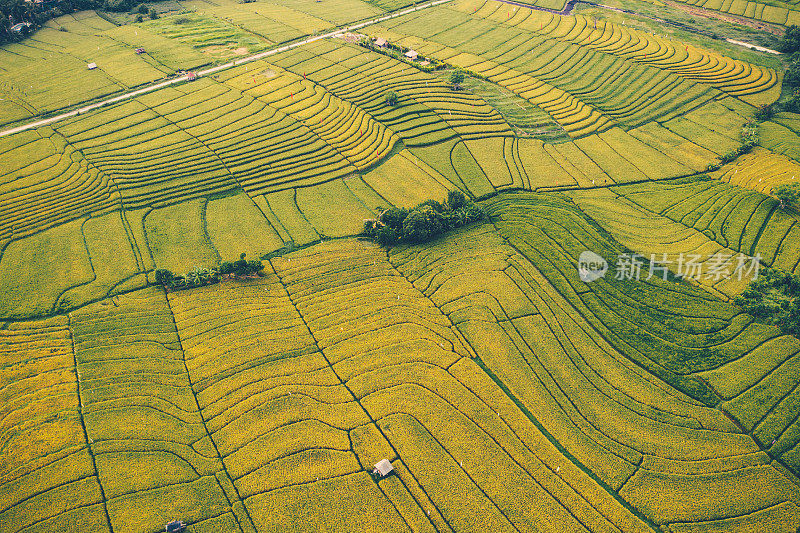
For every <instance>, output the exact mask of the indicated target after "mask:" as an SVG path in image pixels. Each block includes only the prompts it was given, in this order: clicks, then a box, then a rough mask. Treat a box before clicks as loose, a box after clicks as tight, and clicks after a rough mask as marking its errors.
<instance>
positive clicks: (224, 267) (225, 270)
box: [219, 261, 233, 276]
mask: <svg viewBox="0 0 800 533" xmlns="http://www.w3.org/2000/svg"><path fill="white" fill-rule="evenodd" d="M219 273H220V274H222V275H223V276H224V275H227V274H233V263H232V262H230V261H223V262H222V263H220V264H219Z"/></svg>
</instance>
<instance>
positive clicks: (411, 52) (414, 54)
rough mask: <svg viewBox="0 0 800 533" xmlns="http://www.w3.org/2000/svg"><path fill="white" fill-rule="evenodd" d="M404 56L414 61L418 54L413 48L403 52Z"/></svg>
mask: <svg viewBox="0 0 800 533" xmlns="http://www.w3.org/2000/svg"><path fill="white" fill-rule="evenodd" d="M405 56H406V57H407V58H409V59H410V60H412V61H416V60H417V57H419V54H418V53H417V52H415V51H414V50H409V51H408V52H406V53H405Z"/></svg>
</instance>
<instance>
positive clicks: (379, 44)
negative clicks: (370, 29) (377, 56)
mask: <svg viewBox="0 0 800 533" xmlns="http://www.w3.org/2000/svg"><path fill="white" fill-rule="evenodd" d="M375 46H377V47H378V48H386V47H387V46H389V42H388V41H387V40H386V39H384V38H383V37H378V38H377V39H375Z"/></svg>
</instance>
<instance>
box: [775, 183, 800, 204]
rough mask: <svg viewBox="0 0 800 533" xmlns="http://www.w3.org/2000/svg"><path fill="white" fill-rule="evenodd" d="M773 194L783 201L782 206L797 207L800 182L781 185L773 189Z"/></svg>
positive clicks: (799, 196)
mask: <svg viewBox="0 0 800 533" xmlns="http://www.w3.org/2000/svg"><path fill="white" fill-rule="evenodd" d="M772 194H773V195H775V198H777V199H778V200H779V201H780V202H781V207H782V208H784V209H786V208H787V207H796V206H797V200H798V198H800V183H788V184H784V185H779V186H777V187H775V188H774V189H772Z"/></svg>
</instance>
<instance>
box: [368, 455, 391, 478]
mask: <svg viewBox="0 0 800 533" xmlns="http://www.w3.org/2000/svg"><path fill="white" fill-rule="evenodd" d="M393 470H394V467H393V466H392V463H390V462H389V460H388V459H381V460H380V461H378V463H377V464H376V465H375V470H373V471H372V473H373V474H380V475H381V477H386V476H388V475H389V474H390V473H391V472H392V471H393Z"/></svg>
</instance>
